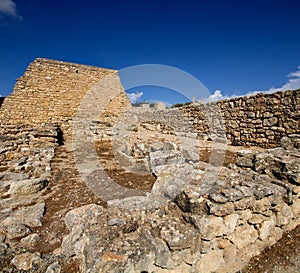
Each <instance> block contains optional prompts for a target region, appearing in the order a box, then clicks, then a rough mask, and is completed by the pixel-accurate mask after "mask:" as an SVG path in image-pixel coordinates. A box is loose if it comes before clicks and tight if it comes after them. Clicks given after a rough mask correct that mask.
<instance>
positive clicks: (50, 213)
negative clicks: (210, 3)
mask: <svg viewBox="0 0 300 273" xmlns="http://www.w3.org/2000/svg"><path fill="white" fill-rule="evenodd" d="M112 75H113V76H114V77H111V79H110V81H108V82H109V84H111V85H114V87H115V86H120V85H119V79H118V76H117V71H115V70H108V69H102V68H97V67H92V66H85V65H78V64H72V63H66V62H61V61H54V60H48V59H36V60H35V61H34V62H33V63H31V64H30V66H29V67H28V69H27V70H26V72H25V74H24V75H23V76H22V77H21V78H20V79H19V80H18V81H17V83H16V85H15V89H14V92H13V93H12V94H11V95H10V96H9V97H7V98H5V99H4V101H3V103H2V105H1V108H0V121H1V126H0V269H1V272H5V273H6V272H37V273H45V272H46V273H50V272H62V273H71V272H83V273H85V272H86V273H88V272H90V273H92V272H105V273H106V272H107V273H111V272H112V273H117V272H126V273H141V272H144V273H147V272H155V273H176V272H189V273H200V272H205V273H206V272H217V273H231V272H232V273H234V272H240V270H241V269H242V268H243V267H244V266H245V265H246V264H247V262H248V261H249V259H250V258H251V257H253V256H254V255H257V254H259V253H260V252H261V251H262V250H263V249H265V248H267V247H270V246H271V245H274V244H275V243H276V242H277V241H278V240H279V239H280V238H281V237H282V235H283V234H284V232H285V231H287V230H292V229H295V228H296V227H297V226H298V225H299V224H300V156H299V149H300V137H299V136H300V135H299V133H300V131H299V117H300V114H299V105H300V90H295V91H285V92H277V93H273V94H257V95H254V96H250V97H242V98H235V99H230V100H225V101H220V102H217V103H208V104H195V103H193V104H191V105H189V106H186V107H184V108H181V109H165V110H161V109H135V108H130V103H129V100H128V98H127V96H126V94H125V92H124V90H123V89H122V88H121V87H120V88H119V89H120V90H118V88H112V87H111V86H110V85H107V86H106V85H105V87H107V88H104V89H101V90H102V93H101V96H102V97H103V102H105V103H103V104H104V105H106V107H105V111H103V112H102V113H101V115H100V116H99V119H98V120H92V121H91V122H92V124H88V126H87V128H90V129H91V131H92V132H93V133H95V134H98V136H95V139H96V140H97V141H99V139H100V140H101V141H102V140H103V138H102V137H103V135H102V133H103V132H105V133H106V134H107V136H108V138H107V139H108V140H110V137H109V136H110V134H111V129H112V128H113V125H116V121H121V122H123V123H125V125H126V126H125V127H126V128H125V129H126V130H127V131H126V132H125V133H124V132H123V133H124V134H123V135H122V132H121V131H120V133H119V134H120V140H121V141H120V143H121V145H120V150H118V152H119V153H120V154H122V156H123V158H126V160H128V162H131V163H132V164H135V163H136V166H140V165H138V164H141V162H142V163H145V166H146V167H148V168H149V173H150V172H151V173H152V174H154V175H155V178H156V181H155V184H154V185H153V188H152V190H151V192H150V194H149V196H150V197H151V198H152V199H149V198H148V199H147V198H144V199H142V197H141V198H140V199H139V197H134V198H132V199H130V198H128V199H126V200H125V201H124V200H120V199H119V200H113V201H115V202H110V203H109V202H107V203H105V202H103V200H102V201H101V200H99V199H98V198H97V197H96V196H95V195H93V194H91V192H90V191H89V190H88V188H87V187H86V185H85V184H84V183H83V182H82V177H80V175H79V174H78V171H77V170H76V166H75V163H74V158H73V150H72V147H71V145H70V143H71V140H72V128H73V121H74V120H75V115H76V113H77V112H78V108H80V107H81V106H80V104H81V102H82V101H83V100H84V98H85V96H86V94H87V93H88V92H89V90H91V89H93V87H94V86H95V85H96V84H98V83H99V81H100V82H101V80H103V79H104V78H106V77H110V76H112ZM117 84H118V85H117ZM94 92H95V90H94ZM114 94H115V95H114ZM100 99H101V98H100ZM1 102H2V101H1ZM1 102H0V103H1ZM91 105H95V104H91ZM88 108H89V105H85V108H84V109H87V110H88ZM126 109H127V110H128V111H127V116H126V115H121V113H122V112H124V111H125V110H126ZM83 112H84V111H83ZM83 114H84V113H83ZM136 117H139V122H140V123H139V124H136V123H135V121H136V120H135V118H136ZM126 118H127V119H126ZM89 126H90V127H89ZM128 132H131V133H132V134H133V138H132V139H133V141H132V139H130V140H129V138H128V135H127V133H128ZM145 135H146V136H147V138H148V139H146V140H145V139H144V138H143V137H145ZM179 135H180V137H181V139H183V138H186V139H187V141H188V142H187V143H188V144H190V143H195V142H194V141H199V143H200V144H197V145H199V146H197V145H195V146H193V145H187V146H183V145H182V146H180V143H179V141H177V140H178V136H179ZM148 136H149V137H148ZM225 137H226V138H227V140H228V143H232V144H234V145H228V147H227V151H230V152H231V154H234V156H235V158H234V161H232V160H231V161H230V162H227V163H226V164H225V163H224V165H221V166H220V165H214V164H213V163H212V162H210V163H207V161H201V160H199V152H198V150H199V149H201V148H203V146H204V145H207V147H210V149H211V148H212V147H211V143H212V141H211V140H215V139H219V140H221V142H222V143H223V142H224V138H225ZM206 139H209V141H206ZM148 140H151V141H148ZM97 141H96V142H97ZM101 141H100V144H101V143H102V144H103V142H101ZM197 143H198V142H197ZM122 145H123V146H122ZM239 145H245V146H248V147H247V149H246V148H245V147H244V146H241V147H240V146H239ZM252 146H254V147H252ZM100 148H101V147H100ZM102 148H103V147H102ZM195 148H196V149H195ZM197 149H198V150H197ZM195 151H196V152H195ZM105 152H106V150H105ZM88 155H90V154H88ZM104 155H106V156H107V154H105V153H104ZM217 155H220V154H218V153H217ZM107 158H108V156H107ZM107 160H108V166H109V165H110V163H111V162H110V161H109V159H107ZM141 160H142V161H141ZM225 161H226V160H225ZM145 166H144V167H145ZM119 174H120V176H121V175H122V173H118V174H117V175H119ZM126 174H128V172H126ZM215 174H218V175H217V177H215V176H214V175H215ZM143 200H146V201H145V203H144V207H143V208H142V209H141V208H139V209H136V207H135V206H136V204H142V202H144V201H143ZM149 200H150V202H149ZM162 200H163V201H162ZM118 202H119V203H118ZM139 202H141V203H139ZM147 202H148V203H147ZM120 204H121V205H120ZM122 204H123V206H122ZM157 204H158V205H157ZM298 269H300V268H298ZM295 272H296V271H295Z"/></svg>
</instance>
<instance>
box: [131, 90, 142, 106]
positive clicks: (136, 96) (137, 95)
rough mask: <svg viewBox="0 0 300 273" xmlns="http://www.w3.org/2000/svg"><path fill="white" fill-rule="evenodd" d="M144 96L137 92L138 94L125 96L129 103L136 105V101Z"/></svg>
mask: <svg viewBox="0 0 300 273" xmlns="http://www.w3.org/2000/svg"><path fill="white" fill-rule="evenodd" d="M143 95H144V93H143V92H138V93H128V94H127V96H128V98H129V100H130V102H131V103H132V104H133V103H136V102H137V101H138V100H139V98H140V97H141V96H143Z"/></svg>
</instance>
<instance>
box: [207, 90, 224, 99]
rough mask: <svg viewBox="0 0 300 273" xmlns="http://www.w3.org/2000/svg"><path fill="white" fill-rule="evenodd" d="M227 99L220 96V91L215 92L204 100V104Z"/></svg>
mask: <svg viewBox="0 0 300 273" xmlns="http://www.w3.org/2000/svg"><path fill="white" fill-rule="evenodd" d="M226 99H229V97H227V96H224V95H223V94H222V91H221V90H215V92H214V93H213V94H212V95H210V96H209V97H208V98H207V99H205V102H209V101H217V100H226Z"/></svg>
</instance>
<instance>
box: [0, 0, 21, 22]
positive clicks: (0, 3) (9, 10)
mask: <svg viewBox="0 0 300 273" xmlns="http://www.w3.org/2000/svg"><path fill="white" fill-rule="evenodd" d="M0 13H2V14H5V15H9V16H12V17H15V18H18V19H20V20H21V19H22V17H21V16H19V15H18V14H17V6H16V3H15V2H14V1H12V0H0Z"/></svg>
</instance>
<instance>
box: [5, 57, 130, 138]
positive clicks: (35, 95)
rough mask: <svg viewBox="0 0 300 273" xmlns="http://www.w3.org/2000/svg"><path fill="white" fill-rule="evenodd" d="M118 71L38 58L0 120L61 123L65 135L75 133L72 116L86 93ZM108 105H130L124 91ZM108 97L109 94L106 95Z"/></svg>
mask: <svg viewBox="0 0 300 273" xmlns="http://www.w3.org/2000/svg"><path fill="white" fill-rule="evenodd" d="M113 73H117V71H116V70H110V69H103V68H98V67H93V66H87V65H79V64H73V63H68V62H62V61H55V60H49V59H41V58H39V59H36V60H35V61H34V62H32V63H31V64H30V65H29V67H28V68H27V69H26V72H25V73H24V75H23V76H21V77H20V78H19V79H18V81H17V83H16V85H15V87H14V92H13V93H12V94H11V95H10V96H8V97H7V98H6V99H5V100H4V102H3V104H2V106H1V109H0V120H1V123H2V124H5V123H10V124H11V123H14V124H18V123H22V124H24V123H25V124H33V125H38V124H43V123H58V125H59V126H60V128H61V130H62V131H63V133H64V137H65V138H69V136H70V135H71V134H72V118H73V117H74V115H75V114H76V111H77V108H78V106H79V105H80V103H81V101H82V99H83V97H84V95H85V94H86V93H87V92H88V91H89V90H90V89H91V87H93V86H94V85H95V84H96V83H97V82H99V81H100V80H101V79H103V78H104V77H105V76H107V75H110V74H113ZM120 91H121V93H120V95H119V96H118V97H117V98H115V99H114V100H113V102H112V103H111V104H110V105H108V108H109V110H110V112H111V111H115V112H119V111H120V110H121V109H126V108H127V107H129V106H130V102H129V100H128V98H127V96H126V94H125V92H123V91H122V90H120ZM103 97H105V94H103Z"/></svg>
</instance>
